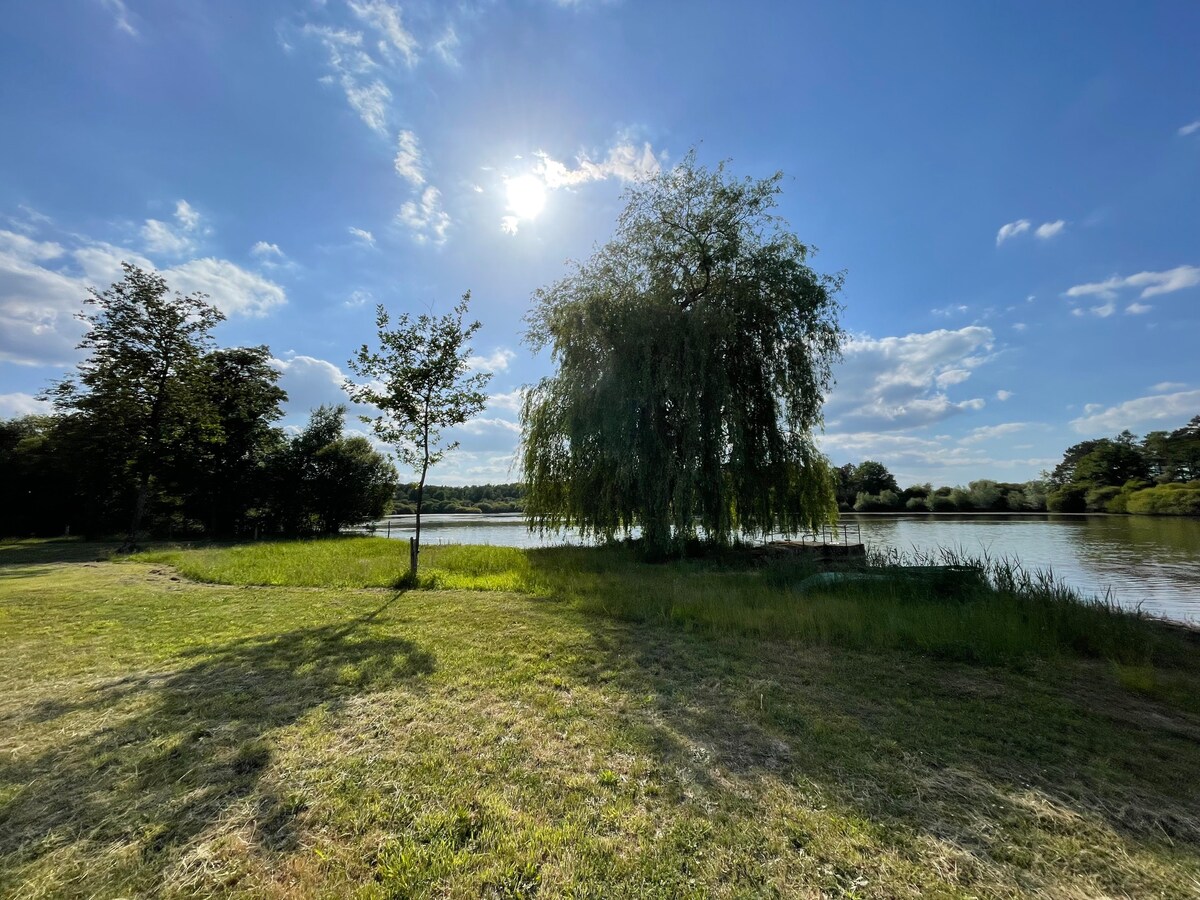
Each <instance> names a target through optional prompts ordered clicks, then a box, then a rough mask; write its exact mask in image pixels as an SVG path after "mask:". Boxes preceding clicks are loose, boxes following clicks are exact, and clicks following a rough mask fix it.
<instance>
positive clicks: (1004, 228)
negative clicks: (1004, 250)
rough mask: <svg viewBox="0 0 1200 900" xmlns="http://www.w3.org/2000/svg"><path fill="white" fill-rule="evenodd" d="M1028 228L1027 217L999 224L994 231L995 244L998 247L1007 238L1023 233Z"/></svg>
mask: <svg viewBox="0 0 1200 900" xmlns="http://www.w3.org/2000/svg"><path fill="white" fill-rule="evenodd" d="M1028 230H1029V220H1028V219H1017V221H1015V222H1009V223H1008V224H1007V225H1001V226H1000V230H999V231H997V232H996V246H997V247H999V246H1000V245H1001V244H1003V243H1004V242H1005V241H1007V240H1008V239H1009V238H1014V237H1016V236H1017V235H1019V234H1024V233H1025V232H1026V231H1028Z"/></svg>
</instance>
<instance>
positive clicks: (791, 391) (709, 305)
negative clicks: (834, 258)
mask: <svg viewBox="0 0 1200 900" xmlns="http://www.w3.org/2000/svg"><path fill="white" fill-rule="evenodd" d="M781 178H782V175H781V174H776V175H775V176H774V177H772V178H767V179H763V180H761V181H755V180H752V179H749V178H747V179H742V180H738V179H734V178H732V177H731V176H729V175H727V174H726V172H725V168H724V165H723V164H722V165H721V166H719V167H718V168H717V169H716V170H715V171H710V170H708V169H705V168H704V167H702V166H700V165H698V164H697V163H696V161H695V158H694V155H689V156H688V157H687V159H686V160H685V161H684V162H683V164H681V165H680V166H679V167H677V168H675V169H673V170H672V171H670V172H666V173H664V174H662V175H660V176H659V177H657V178H656V179H654V180H652V181H650V182H647V183H645V184H642V185H639V186H637V187H635V188H633V189H631V190H630V192H629V194H628V195H627V197H628V204H627V206H626V208H625V211H624V212H623V213H622V214H621V217H620V219H619V220H618V224H617V230H616V235H615V237H614V239H613V240H612V241H611V242H609V243H608V244H607V245H606V246H604V247H602V248H600V249H599V250H598V251H597V252H596V253H595V254H594V255H593V256H592V258H591V259H589V260H588V261H587V262H584V263H575V264H574V265H573V271H571V273H570V274H568V275H567V276H566V277H564V278H563V279H562V280H560V281H558V282H556V283H554V284H552V285H550V286H548V287H545V288H542V289H541V290H539V291H538V292H537V293H536V294H535V295H534V307H533V309H532V310H531V312H530V313H529V316H528V317H527V321H528V323H529V330H528V333H527V341H528V342H529V344H530V345H531V346H532V348H533V349H534V350H541V349H543V348H546V347H549V348H550V349H551V351H552V355H553V359H554V361H555V362H556V363H557V366H558V371H557V374H555V375H553V376H550V377H547V378H544V379H542V381H541V382H539V383H538V384H536V385H535V386H533V387H532V388H530V389H529V390H528V391H527V393H526V396H525V401H524V405H523V407H522V411H521V423H522V429H523V440H522V451H521V452H522V464H523V468H524V475H525V479H526V483H527V490H528V493H527V495H526V500H525V509H526V515H527V516H528V517H529V519H530V527H532V528H536V529H539V530H543V531H544V530H556V529H559V528H564V527H569V528H577V529H579V530H580V531H581V532H582V533H583V534H585V535H592V536H598V537H601V538H605V539H611V538H613V537H615V536H617V535H618V534H620V533H628V530H629V529H630V528H631V527H632V526H634V525H640V526H641V527H642V531H643V535H644V537H645V540H646V545H647V549H648V550H649V551H650V552H651V553H662V552H668V551H670V550H671V549H673V548H677V547H678V546H679V543H680V542H681V541H682V540H684V539H686V538H688V537H691V536H693V535H695V534H696V533H697V529H698V527H699V528H700V529H702V530H703V533H704V535H705V536H706V537H707V538H708V539H710V540H714V541H716V542H718V543H728V542H729V541H730V540H731V539H732V538H733V537H735V536H736V535H738V534H739V533H743V534H747V535H762V534H765V533H768V532H772V531H782V532H786V533H795V532H797V531H799V530H802V529H804V528H810V527H814V526H817V525H819V524H821V523H823V522H826V521H829V520H830V519H831V518H832V517H833V516H834V515H835V514H836V505H835V503H834V499H833V483H832V478H831V475H830V470H829V466H828V463H827V461H826V460H825V458H824V457H823V456H822V455H821V454H820V452H819V451H818V450H817V449H816V447H815V446H814V444H813V430H814V429H815V428H817V427H819V425H820V423H821V404H822V401H823V399H824V395H825V392H826V391H827V390H828V388H829V385H830V383H831V371H830V368H831V365H832V363H833V362H834V361H835V360H836V359H837V358H838V356H839V350H840V347H841V343H842V339H843V332H842V330H841V328H840V326H839V324H838V321H837V316H838V312H839V310H840V306H839V304H838V303H837V300H836V295H837V293H838V291H839V290H840V289H841V286H842V276H841V275H840V274H839V275H819V274H817V273H816V272H814V271H813V270H812V269H811V268H809V267H808V265H807V264H806V260H807V258H808V255H809V248H808V247H806V246H805V245H804V244H802V243H801V242H800V241H799V240H798V239H797V238H796V236H795V235H793V234H792V233H790V232H789V231H788V230H787V229H786V227H785V223H783V221H782V220H781V219H779V218H778V217H777V216H775V215H774V214H773V213H772V210H773V209H774V207H775V201H776V197H777V195H778V194H779V191H780V187H779V184H780V181H781Z"/></svg>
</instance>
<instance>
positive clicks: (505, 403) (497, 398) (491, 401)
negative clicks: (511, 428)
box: [488, 388, 525, 412]
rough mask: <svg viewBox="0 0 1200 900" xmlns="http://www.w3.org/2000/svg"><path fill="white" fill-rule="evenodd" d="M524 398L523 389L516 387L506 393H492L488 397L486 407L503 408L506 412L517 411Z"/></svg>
mask: <svg viewBox="0 0 1200 900" xmlns="http://www.w3.org/2000/svg"><path fill="white" fill-rule="evenodd" d="M524 400H525V391H524V390H523V389H522V388H516V389H515V390H511V391H509V392H508V393H506V394H492V395H491V396H490V397H488V409H503V410H507V411H508V412H519V411H520V409H521V404H522V403H523V402H524Z"/></svg>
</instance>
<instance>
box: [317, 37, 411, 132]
mask: <svg viewBox="0 0 1200 900" xmlns="http://www.w3.org/2000/svg"><path fill="white" fill-rule="evenodd" d="M303 33H304V34H306V35H308V36H310V37H315V38H316V39H317V40H319V41H320V42H321V44H322V45H323V46H324V47H325V50H326V52H327V54H328V58H329V67H330V69H332V70H333V74H332V75H327V76H325V77H324V78H322V79H321V80H322V81H325V82H328V83H337V84H338V85H340V86H341V88H342V91H343V93H345V95H346V102H347V103H349V104H350V108H351V109H353V110H354V111H355V112H356V113H358V116H359V118H360V119H362V120H363V122H365V123H366V124H367V126H368V127H370V128H371V129H372V130H374V131H376V132H378V133H380V134H386V133H387V118H388V107H389V104H390V103H391V99H392V92H391V91H390V90H389V89H388V87H387V85H386V84H384V83H383V81H382V80H380V78H379V77H377V75H376V74H375V73H376V72H377V70H378V68H379V64H378V63H376V62H375V60H374V59H372V58H371V55H370V54H369V53H367V51H366V49H365V48H364V46H363V36H362V33H361V32H358V31H348V30H346V29H340V28H330V27H328V26H325V25H312V24H309V25H305V26H304V29H303Z"/></svg>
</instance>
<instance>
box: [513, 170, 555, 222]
mask: <svg viewBox="0 0 1200 900" xmlns="http://www.w3.org/2000/svg"><path fill="white" fill-rule="evenodd" d="M504 188H505V191H506V192H507V194H508V208H509V209H510V210H512V212H513V213H514V214H515V215H516V216H517V218H520V219H536V218H537V215H538V213H540V212H541V211H542V207H544V206H545V205H546V188H545V187H544V186H543V185H542V182H541V180H539V179H538V178H536V177H535V176H533V175H521V176H519V177H517V178H510V179H508V181H507V182H505V185H504Z"/></svg>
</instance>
